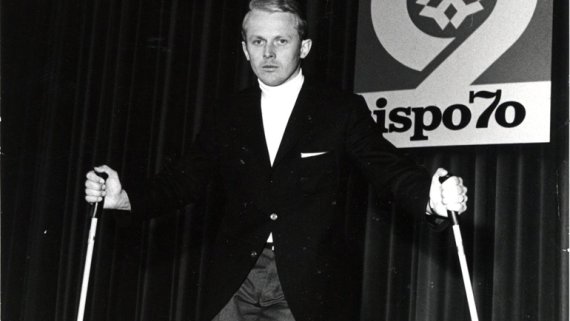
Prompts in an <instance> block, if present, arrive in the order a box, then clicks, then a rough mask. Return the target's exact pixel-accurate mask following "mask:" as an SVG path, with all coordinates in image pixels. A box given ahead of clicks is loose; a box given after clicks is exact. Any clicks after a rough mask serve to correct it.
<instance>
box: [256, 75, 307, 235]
mask: <svg viewBox="0 0 570 321" xmlns="http://www.w3.org/2000/svg"><path fill="white" fill-rule="evenodd" d="M304 81H305V77H304V76H303V72H302V71H301V70H300V71H299V74H297V75H296V76H295V77H294V78H292V79H290V80H288V81H286V82H285V83H283V84H281V85H279V86H274V87H272V86H267V85H266V84H264V83H262V82H261V81H259V80H258V82H259V88H260V89H261V115H262V118H263V130H264V132H265V142H266V143H267V150H268V151H269V160H270V161H271V166H273V161H275V155H277V150H278V149H279V145H280V144H281V139H282V138H283V134H284V133H285V128H286V127H287V122H288V121H289V117H290V116H291V112H292V111H293V107H294V106H295V102H296V101H297V97H298V96H299V92H300V91H301V86H303V82H304ZM267 242H268V243H273V234H271V233H270V234H269V238H268V239H267Z"/></svg>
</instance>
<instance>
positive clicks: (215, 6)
mask: <svg viewBox="0 0 570 321" xmlns="http://www.w3.org/2000/svg"><path fill="white" fill-rule="evenodd" d="M554 4H555V8H554V28H553V29H554V41H553V44H554V48H553V58H552V59H553V64H552V65H553V69H552V74H553V76H552V77H553V87H552V88H553V89H552V111H553V112H552V139H551V140H552V141H551V143H548V144H526V145H502V146H471V147H446V148H424V149H414V150H407V151H406V152H408V153H410V154H411V155H412V156H414V157H416V158H417V159H418V161H419V162H421V163H422V164H424V165H425V166H426V167H428V168H429V169H430V170H433V169H435V168H436V167H437V166H444V167H447V168H449V169H451V170H452V171H453V172H455V173H457V174H458V175H461V176H463V178H464V180H465V183H466V185H467V186H468V187H469V188H470V192H469V197H470V204H469V206H470V207H469V210H468V211H467V213H466V214H465V215H464V216H463V217H462V229H463V234H464V235H463V236H464V241H465V249H466V252H467V258H468V262H469V266H470V269H471V274H472V280H473V283H474V290H475V296H476V300H477V303H478V308H479V315H480V319H481V320H493V321H515V320H517V321H518V320H540V321H549V320H557V321H558V320H568V315H569V311H568V247H569V246H568V87H567V86H568V3H567V1H565V0H554ZM246 7H247V1H246V0H239V1H236V0H218V1H199V0H186V1H184V0H154V1H148V0H121V1H111V0H92V1H77V0H57V1H55V0H28V1H10V2H8V1H5V2H4V3H3V4H2V36H3V37H2V107H3V108H2V118H3V119H2V120H3V122H2V221H1V223H2V280H1V281H2V282H1V283H2V296H1V299H2V319H3V320H5V321H17V320H22V321H39V320H42V321H49V320H74V319H75V315H76V309H77V302H78V299H79V290H80V283H81V275H82V264H83V259H84V255H85V250H86V239H87V230H88V224H89V222H88V218H87V214H88V212H89V207H88V205H87V204H86V203H85V202H84V201H83V182H84V175H85V173H86V172H87V171H88V170H89V169H90V168H91V167H92V166H94V165H97V164H101V163H107V164H109V165H111V166H112V167H114V168H116V169H117V170H118V171H119V172H120V173H122V174H123V175H141V176H147V175H151V174H153V173H155V172H156V171H158V170H160V168H161V167H163V166H165V165H166V164H168V162H170V161H171V160H172V159H173V158H175V157H177V156H178V155H180V154H181V153H183V152H184V150H185V149H186V148H187V147H188V146H189V144H190V143H191V141H192V139H193V137H194V135H195V133H196V130H197V129H198V126H197V125H198V123H199V121H200V119H201V115H202V112H203V111H204V110H205V109H206V108H208V106H210V105H211V103H212V102H213V101H214V100H215V99H216V98H217V97H219V96H221V95H224V94H226V93H227V92H232V91H235V90H238V89H240V88H242V87H244V86H246V85H248V84H251V83H254V82H255V78H254V77H253V76H252V74H251V72H250V71H249V67H248V65H247V63H246V62H245V60H244V59H243V57H242V53H241V46H240V33H239V29H240V25H241V18H242V16H243V13H244V12H245V9H246ZM357 7H358V1H357V0H350V1H346V0H311V1H310V2H309V5H308V8H307V11H308V16H309V19H310V32H311V36H312V38H313V41H314V47H313V51H312V52H311V55H310V56H309V58H308V59H307V61H306V64H305V67H304V68H305V73H306V74H308V75H311V76H312V77H315V78H319V79H321V80H324V81H329V82H333V83H336V84H337V85H339V86H341V87H343V88H345V89H349V90H350V89H351V88H352V79H353V65H354V50H355V41H356V39H355V35H356V17H357ZM529 50H530V49H529ZM355 182H356V183H355V189H354V196H355V199H356V200H357V201H355V202H354V203H353V204H355V205H354V206H356V207H358V206H368V208H369V210H368V217H367V218H366V227H365V229H364V230H363V231H361V234H362V235H364V236H365V256H364V272H365V274H364V275H365V276H364V280H363V282H364V290H363V305H362V317H361V319H362V320H385V321H398V320H401V321H404V320H413V321H420V320H432V321H436V320H437V321H441V320H450V321H457V320H469V313H468V309H467V304H466V299H465V295H464V290H463V284H462V281H461V274H460V270H459V264H458V262H457V256H456V253H455V247H454V242H453V238H452V234H451V232H450V230H447V231H444V232H441V233H435V232H433V231H430V230H429V229H428V228H426V227H425V226H424V225H422V224H419V223H418V222H407V221H403V220H402V219H401V218H399V217H398V216H397V215H394V214H393V213H390V212H387V211H385V210H382V209H380V208H379V207H378V206H377V204H376V201H375V200H374V199H373V198H372V199H371V200H370V202H368V205H366V203H363V202H362V199H363V198H364V199H366V197H358V196H362V195H364V196H366V193H367V188H366V186H365V184H364V185H363V184H361V183H359V178H358V177H357V176H356V178H355ZM205 204H207V203H206V202H205V203H204V204H195V205H193V206H189V207H188V208H186V209H184V210H181V211H180V212H178V213H172V214H168V215H165V216H163V217H161V218H158V219H154V220H151V221H148V222H143V221H139V220H137V219H136V218H133V217H131V216H130V215H128V214H125V213H106V214H105V215H104V216H103V218H102V219H101V220H100V222H99V230H98V238H97V243H96V249H95V258H94V265H93V270H92V283H91V288H90V289H91V291H90V295H89V298H88V304H87V312H86V320H145V321H146V320H152V321H156V320H197V319H196V318H195V315H196V313H197V311H196V309H195V305H194V302H196V301H197V300H199V297H198V296H197V291H196V287H197V285H198V284H199V282H200V266H201V262H200V259H201V253H202V246H203V244H204V242H203V240H204V239H205V238H207V237H208V235H207V233H205V232H204V231H205V230H206V227H207V226H208V225H209V221H208V219H207V217H204V216H200V215H192V214H196V213H202V212H204V211H206V210H207V208H206V205H205ZM111 214H116V215H111ZM356 232H358V231H356ZM339 255H343V256H350V255H352V254H351V253H339ZM307 299H308V300H310V299H311V298H307ZM197 321H204V320H197Z"/></svg>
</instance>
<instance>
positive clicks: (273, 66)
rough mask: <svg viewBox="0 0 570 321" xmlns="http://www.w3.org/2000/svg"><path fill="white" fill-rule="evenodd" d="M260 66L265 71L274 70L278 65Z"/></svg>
mask: <svg viewBox="0 0 570 321" xmlns="http://www.w3.org/2000/svg"><path fill="white" fill-rule="evenodd" d="M261 68H262V69H263V70H265V71H274V70H276V69H277V68H278V66H275V65H263V66H261Z"/></svg>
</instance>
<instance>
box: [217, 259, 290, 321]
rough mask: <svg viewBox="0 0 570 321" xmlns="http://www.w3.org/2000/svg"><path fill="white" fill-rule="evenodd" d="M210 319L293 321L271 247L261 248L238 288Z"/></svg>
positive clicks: (221, 320) (219, 320)
mask: <svg viewBox="0 0 570 321" xmlns="http://www.w3.org/2000/svg"><path fill="white" fill-rule="evenodd" d="M212 321H295V318H294V317H293V314H292V313H291V310H290V309H289V304H288V303H287V300H285V295H284V294H283V290H282V289H281V283H280V282H279V276H278V274H277V265H276V264H275V253H274V252H273V251H272V250H271V249H269V248H265V249H264V250H263V252H262V253H261V255H260V256H259V257H258V259H257V261H256V263H255V266H254V267H253V268H252V269H251V271H250V272H249V274H248V276H247V278H246V279H245V281H244V282H243V283H242V285H241V286H240V288H239V289H238V290H237V291H236V293H235V294H234V296H233V297H232V298H231V299H230V300H229V301H228V303H227V304H226V305H225V306H224V307H223V308H222V310H221V311H220V312H219V313H218V314H217V315H216V316H215V317H214V319H212Z"/></svg>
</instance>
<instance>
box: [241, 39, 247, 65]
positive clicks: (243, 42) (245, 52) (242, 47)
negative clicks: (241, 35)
mask: <svg viewBox="0 0 570 321" xmlns="http://www.w3.org/2000/svg"><path fill="white" fill-rule="evenodd" d="M241 49H242V50H243V54H244V55H245V59H247V61H249V52H247V44H246V43H245V41H242V42H241Z"/></svg>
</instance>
